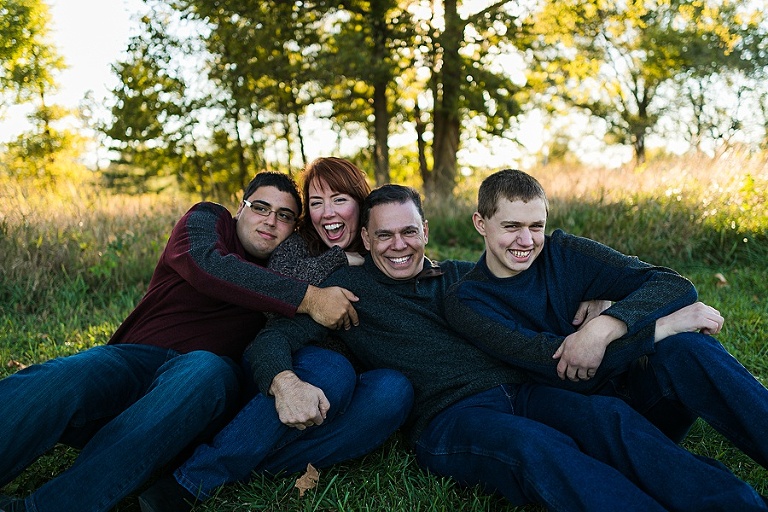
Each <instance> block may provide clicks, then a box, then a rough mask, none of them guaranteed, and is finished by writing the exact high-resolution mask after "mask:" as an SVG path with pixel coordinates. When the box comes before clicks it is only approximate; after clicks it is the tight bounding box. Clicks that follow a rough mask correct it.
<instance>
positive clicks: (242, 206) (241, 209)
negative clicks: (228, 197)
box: [234, 201, 245, 219]
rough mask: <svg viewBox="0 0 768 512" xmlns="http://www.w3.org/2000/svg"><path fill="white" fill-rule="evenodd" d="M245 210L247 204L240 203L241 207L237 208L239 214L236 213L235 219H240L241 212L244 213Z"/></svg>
mask: <svg viewBox="0 0 768 512" xmlns="http://www.w3.org/2000/svg"><path fill="white" fill-rule="evenodd" d="M243 208H245V203H244V202H242V201H240V206H239V207H238V208H237V212H235V215H234V218H235V219H239V218H240V212H242V211H243Z"/></svg>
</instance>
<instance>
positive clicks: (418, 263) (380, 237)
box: [362, 201, 429, 280]
mask: <svg viewBox="0 0 768 512" xmlns="http://www.w3.org/2000/svg"><path fill="white" fill-rule="evenodd" d="M362 234H363V243H364V244H365V248H366V249H367V250H368V251H370V253H371V258H372V259H373V262H374V263H375V264H376V266H377V267H378V268H379V270H381V271H382V272H384V274H386V275H387V276H389V277H391V278H392V279H401V280H402V279H410V278H412V277H415V276H416V275H417V274H418V273H419V272H421V269H422V268H423V266H424V249H425V247H426V245H427V241H428V235H429V230H428V228H427V221H426V220H422V218H421V215H420V214H419V211H418V209H417V208H416V205H414V204H413V202H411V201H406V202H405V203H385V204H379V205H376V206H374V207H373V208H371V211H370V217H369V219H368V225H367V226H366V227H363V229H362Z"/></svg>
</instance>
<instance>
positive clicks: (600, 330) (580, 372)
mask: <svg viewBox="0 0 768 512" xmlns="http://www.w3.org/2000/svg"><path fill="white" fill-rule="evenodd" d="M590 308H591V310H588V309H590ZM606 308H607V305H606V306H605V307H602V308H601V307H599V306H598V307H595V306H594V304H593V303H582V305H581V307H580V308H579V311H578V312H577V314H576V318H574V322H573V323H574V325H578V326H579V330H577V331H576V332H575V333H573V334H571V335H569V336H566V338H565V340H563V343H562V344H561V345H560V346H559V347H558V349H557V350H556V351H555V353H554V354H553V356H552V358H553V359H559V361H558V364H557V375H558V376H559V377H560V378H561V379H563V380H565V379H568V380H571V381H573V382H577V381H580V380H589V379H591V378H592V377H594V375H595V373H596V372H597V368H598V367H599V366H600V363H602V361H603V357H604V356H605V350H606V348H607V347H608V345H609V344H610V343H611V342H612V341H614V340H616V339H618V338H620V337H621V336H624V334H626V332H627V326H626V324H625V323H624V322H622V321H621V320H618V319H616V318H613V317H611V316H608V315H600V313H601V312H602V311H604V310H605V309H606ZM598 310H599V311H598ZM595 313H596V314H595ZM723 323H724V319H723V317H722V315H720V312H719V311H718V310H716V309H715V308H713V307H711V306H708V305H706V304H704V303H703V302H696V303H694V304H690V305H688V306H685V307H683V308H680V309H679V310H677V311H675V312H674V313H670V314H669V315H667V316H665V317H662V318H659V319H658V320H657V321H656V330H655V336H654V342H655V343H658V342H659V341H661V340H663V339H664V338H667V337H669V336H673V335H675V334H680V333H683V332H701V333H703V334H709V335H715V334H717V333H719V332H720V330H721V329H722V328H723Z"/></svg>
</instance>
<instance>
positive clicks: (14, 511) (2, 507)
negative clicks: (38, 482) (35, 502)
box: [0, 495, 27, 512]
mask: <svg viewBox="0 0 768 512" xmlns="http://www.w3.org/2000/svg"><path fill="white" fill-rule="evenodd" d="M0 512H27V506H26V505H24V500H22V499H18V498H11V497H10V496H5V495H0Z"/></svg>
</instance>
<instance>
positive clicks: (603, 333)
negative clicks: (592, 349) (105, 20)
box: [588, 315, 627, 347]
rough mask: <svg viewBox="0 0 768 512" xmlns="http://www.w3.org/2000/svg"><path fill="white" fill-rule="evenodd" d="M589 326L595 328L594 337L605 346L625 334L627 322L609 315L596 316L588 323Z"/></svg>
mask: <svg viewBox="0 0 768 512" xmlns="http://www.w3.org/2000/svg"><path fill="white" fill-rule="evenodd" d="M589 326H591V327H592V328H593V329H596V330H597V336H596V337H598V338H599V339H601V340H602V341H603V344H604V345H605V346H606V347H607V346H608V345H610V344H611V342H613V341H614V340H617V339H619V338H621V337H622V336H624V335H625V334H627V324H625V323H624V322H623V321H621V320H619V319H618V318H615V317H612V316H610V315H600V316H598V317H597V318H595V319H594V320H592V322H590V324H588V327H589Z"/></svg>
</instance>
